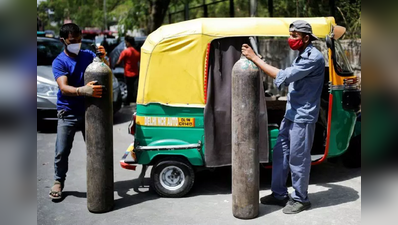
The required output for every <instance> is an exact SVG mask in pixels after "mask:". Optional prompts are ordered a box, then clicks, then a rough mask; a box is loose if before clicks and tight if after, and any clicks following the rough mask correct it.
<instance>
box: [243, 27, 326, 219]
mask: <svg viewBox="0 0 398 225" xmlns="http://www.w3.org/2000/svg"><path fill="white" fill-rule="evenodd" d="M289 32H290V37H289V39H288V42H289V46H290V48H291V49H293V50H298V51H299V55H298V56H297V58H296V59H295V60H294V62H293V64H292V65H291V66H290V67H288V68H286V69H284V70H282V69H278V68H275V67H273V66H271V65H269V64H267V63H265V62H264V61H262V60H261V59H260V58H259V57H258V56H257V55H256V54H255V53H254V52H253V50H252V49H251V48H250V47H249V46H248V45H247V44H244V45H243V46H242V54H243V55H245V56H246V57H247V58H248V59H249V60H251V61H253V62H254V63H255V64H256V65H257V66H258V67H259V68H261V69H262V70H263V71H264V72H265V73H266V74H267V75H268V76H270V77H272V78H274V79H275V85H276V86H277V87H278V88H279V89H280V88H281V87H282V85H285V86H288V90H289V91H288V95H287V104H286V112H285V116H284V118H283V120H282V122H281V126H280V130H279V135H278V139H277V142H276V144H275V147H274V150H273V157H272V182H271V190H272V194H271V195H268V196H265V197H263V198H261V199H260V202H261V203H263V204H271V205H280V206H283V207H284V208H283V212H284V213H286V214H294V213H299V212H301V211H303V210H306V209H308V208H310V207H311V203H310V201H309V199H308V184H309V178H310V168H311V148H312V144H313V141H314V134H315V123H316V122H317V120H318V114H319V107H320V97H321V92H322V87H323V80H324V71H325V61H324V58H323V55H322V53H321V52H319V51H318V50H317V49H316V48H315V47H314V46H313V45H312V43H311V41H312V40H315V39H317V37H316V36H315V35H313V34H312V27H311V25H310V24H309V23H307V22H306V21H303V20H297V21H294V22H293V23H291V24H290V26H289ZM289 170H290V172H291V177H292V186H293V188H294V192H293V193H291V198H289V195H288V192H287V187H286V181H287V177H288V174H289Z"/></svg>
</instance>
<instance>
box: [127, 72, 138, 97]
mask: <svg viewBox="0 0 398 225" xmlns="http://www.w3.org/2000/svg"><path fill="white" fill-rule="evenodd" d="M124 79H125V81H126V85H127V99H126V102H125V104H130V103H131V102H133V103H135V102H136V101H137V90H138V76H135V77H126V76H125V77H124Z"/></svg>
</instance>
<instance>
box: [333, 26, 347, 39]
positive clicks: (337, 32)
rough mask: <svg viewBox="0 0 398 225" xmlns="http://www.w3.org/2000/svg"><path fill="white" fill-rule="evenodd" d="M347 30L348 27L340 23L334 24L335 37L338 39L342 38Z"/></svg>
mask: <svg viewBox="0 0 398 225" xmlns="http://www.w3.org/2000/svg"><path fill="white" fill-rule="evenodd" d="M346 30H347V29H346V28H345V27H342V26H339V25H336V26H334V27H333V39H334V40H338V39H339V38H341V37H342V36H343V35H344V33H345V32H346Z"/></svg>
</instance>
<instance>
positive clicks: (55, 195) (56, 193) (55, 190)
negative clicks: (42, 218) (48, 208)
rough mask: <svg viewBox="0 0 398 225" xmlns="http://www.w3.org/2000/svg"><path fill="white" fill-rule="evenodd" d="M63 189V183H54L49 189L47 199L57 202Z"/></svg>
mask: <svg viewBox="0 0 398 225" xmlns="http://www.w3.org/2000/svg"><path fill="white" fill-rule="evenodd" d="M63 189H64V184H63V182H60V181H57V180H56V181H55V182H54V185H53V187H52V188H51V190H50V192H49V193H48V197H50V198H51V199H54V200H58V199H61V198H62V190H63Z"/></svg>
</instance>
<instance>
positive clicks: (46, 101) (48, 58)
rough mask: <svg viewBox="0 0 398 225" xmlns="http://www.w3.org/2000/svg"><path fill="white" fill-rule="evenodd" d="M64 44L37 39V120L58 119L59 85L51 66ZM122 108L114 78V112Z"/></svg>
mask: <svg viewBox="0 0 398 225" xmlns="http://www.w3.org/2000/svg"><path fill="white" fill-rule="evenodd" d="M63 47H64V46H63V44H62V43H61V42H60V41H59V40H57V39H53V38H45V37H37V118H38V121H40V120H56V119H57V109H56V103H57V93H58V85H57V82H56V81H55V80H54V76H53V73H52V68H51V64H52V61H53V60H54V59H55V58H56V57H57V56H58V54H59V53H60V52H61V51H63ZM121 106H122V96H121V91H120V86H119V82H118V81H117V79H116V77H115V76H113V111H114V113H116V112H117V111H119V110H120V108H121Z"/></svg>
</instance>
